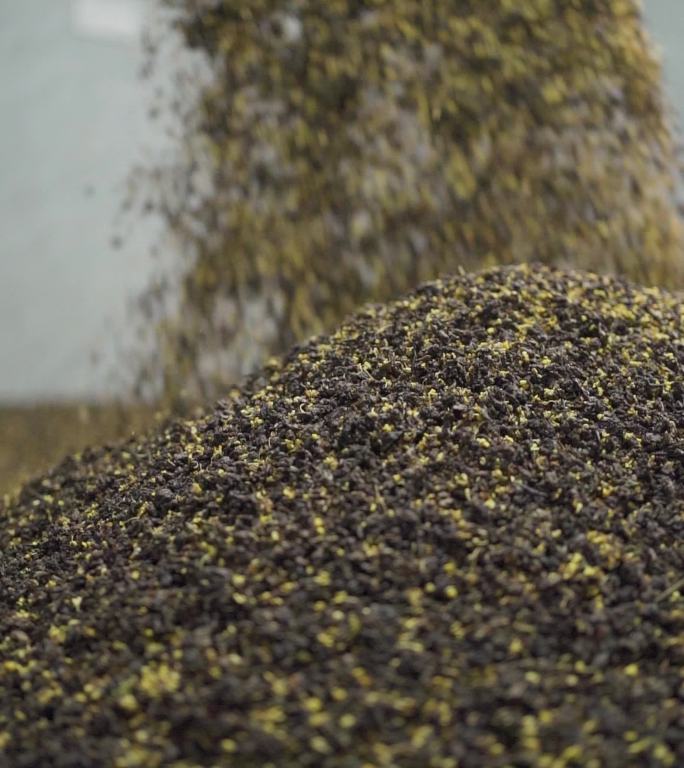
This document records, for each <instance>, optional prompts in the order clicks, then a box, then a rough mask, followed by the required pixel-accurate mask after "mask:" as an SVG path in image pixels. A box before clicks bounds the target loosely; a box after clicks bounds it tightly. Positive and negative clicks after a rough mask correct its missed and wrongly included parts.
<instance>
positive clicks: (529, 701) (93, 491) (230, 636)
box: [0, 267, 684, 768]
mask: <svg viewBox="0 0 684 768" xmlns="http://www.w3.org/2000/svg"><path fill="white" fill-rule="evenodd" d="M683 321H684V306H683V305H682V304H681V303H679V301H678V300H677V299H676V298H675V297H673V296H672V295H670V294H668V293H666V292H662V291H659V290H657V289H640V288H636V287H632V286H630V285H629V284H628V283H625V282H621V281H619V280H616V279H611V278H608V277H598V276H594V275H591V274H585V273H580V272H565V271H561V270H556V269H553V268H543V267H511V268H497V269H493V270H491V271H486V272H482V273H478V274H474V275H460V276H457V277H455V278H453V279H449V280H444V281H442V282H436V283H432V284H429V285H427V286H425V287H423V288H421V289H420V290H418V291H417V292H416V293H414V294H412V295H409V296H408V297H407V298H405V299H403V300H400V301H398V302H396V303H393V304H390V305H387V306H380V307H372V308H369V309H367V310H365V311H363V312H362V313H361V314H359V315H358V316H356V317H355V318H353V319H351V320H350V321H348V322H347V323H346V324H345V325H343V326H342V327H341V328H340V329H339V330H338V331H337V332H336V333H335V334H334V335H332V336H330V337H322V338H318V339H315V340H314V341H312V342H310V343H309V344H307V345H305V346H302V347H300V348H297V349H295V350H294V351H293V352H292V353H291V354H290V355H289V356H288V357H287V358H286V359H285V360H284V361H282V362H278V363H273V364H271V365H270V366H269V367H267V368H266V369H265V370H264V371H262V372H261V374H260V375H258V376H257V377H255V378H253V379H252V380H250V381H249V382H248V383H247V384H245V386H244V388H243V389H242V390H241V391H239V392H236V393H234V396H233V397H231V399H230V400H226V401H225V402H223V403H221V404H219V405H218V406H217V407H216V408H215V409H214V410H213V411H212V412H210V413H208V414H207V415H206V416H204V417H203V418H201V419H198V420H195V421H185V422H183V421H175V422H171V423H168V424H167V425H166V426H165V427H164V428H162V429H160V430H159V431H157V432H156V433H155V434H153V435H152V436H151V437H149V438H147V439H144V440H140V441H130V442H129V443H128V444H125V445H122V446H119V447H113V448H112V447H110V448H106V449H102V450H93V451H90V452H86V453H84V454H83V455H82V456H80V457H75V458H72V459H69V460H67V461H66V462H65V463H63V464H62V465H61V466H59V467H57V468H56V469H55V470H54V471H52V472H51V473H50V474H48V475H46V476H45V477H44V478H42V479H40V480H37V481H35V482H33V483H32V484H29V485H27V486H25V487H24V488H23V490H22V491H21V492H20V493H19V495H18V496H17V497H16V498H13V499H11V500H7V501H6V502H5V505H4V506H3V507H2V508H1V509H0V537H1V540H2V560H1V564H0V764H2V765H3V766H5V765H11V766H16V767H17V768H21V767H22V766H25V767H28V766H64V767H66V766H69V768H76V767H80V766H84V767H85V766H89V767H90V766H98V765H116V766H121V767H122V768H123V767H130V768H132V767H133V766H145V767H147V766H174V768H191V767H193V768H194V767H196V766H231V768H232V767H234V768H257V767H259V768H262V767H266V766H271V767H274V768H275V767H277V768H375V767H377V768H380V767H381V766H387V767H389V766H392V767H394V766H397V767H398V768H404V767H405V768H416V767H417V766H424V767H425V768H479V767H480V766H488V767H495V766H499V767H500V768H504V766H507V767H508V766H516V767H523V766H539V767H540V768H563V767H565V766H578V767H579V766H582V768H602V767H604V766H615V767H616V768H617V767H618V766H620V767H621V768H622V767H624V766H679V765H684V673H683V672H682V670H683V669H684V581H683V577H684V535H683V534H684V463H683V460H684V441H683V440H682V428H683V427H684V377H683V376H682V366H683V365H684V336H683V334H682V324H683Z"/></svg>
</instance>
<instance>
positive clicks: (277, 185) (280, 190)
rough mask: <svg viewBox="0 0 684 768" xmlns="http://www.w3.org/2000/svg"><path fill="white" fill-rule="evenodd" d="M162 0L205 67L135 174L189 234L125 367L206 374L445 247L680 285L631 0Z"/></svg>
mask: <svg viewBox="0 0 684 768" xmlns="http://www.w3.org/2000/svg"><path fill="white" fill-rule="evenodd" d="M163 4H164V6H165V7H167V8H169V9H170V10H172V11H173V12H174V16H173V18H175V21H176V27H177V29H178V30H179V32H180V33H181V36H182V40H183V41H184V44H185V46H186V47H187V48H189V49H192V50H193V51H196V52H198V53H199V54H200V56H201V57H202V60H203V61H204V62H205V64H206V68H207V69H208V70H209V73H210V77H209V80H208V82H206V83H205V84H204V85H199V84H197V82H196V81H192V82H194V83H195V85H194V89H195V91H196V93H195V96H196V100H195V101H196V103H195V101H193V100H192V99H190V98H189V97H184V98H181V97H179V96H178V94H177V93H176V92H174V94H173V98H174V104H175V108H176V109H177V110H179V111H180V113H181V117H180V120H181V127H180V128H179V132H180V135H181V137H182V138H181V139H179V144H178V150H179V152H178V155H179V157H180V160H179V162H178V166H177V167H175V168H172V169H170V175H169V174H168V173H161V172H160V169H158V168H156V169H155V171H156V174H155V176H154V178H155V179H161V180H162V181H161V184H160V185H155V194H156V195H157V201H156V203H155V205H156V207H157V209H158V210H159V212H160V213H161V215H162V216H163V218H164V219H165V221H166V222H167V224H168V228H169V229H170V230H171V231H172V232H173V233H174V234H175V235H176V236H177V237H179V238H180V240H181V242H182V243H183V249H182V252H183V253H184V254H185V255H186V257H187V259H186V260H185V261H184V262H183V264H182V268H183V269H182V288H181V301H180V307H179V310H178V314H177V315H174V314H173V313H171V314H170V315H167V316H166V321H165V322H163V323H162V325H161V326H160V328H159V329H158V336H157V341H158V345H159V347H160V359H159V360H158V361H157V362H156V363H155V364H154V365H152V369H153V370H152V371H148V372H147V373H146V374H144V375H143V378H144V377H145V375H147V376H149V377H150V378H152V379H153V380H154V381H157V379H156V378H155V373H156V374H157V375H158V374H159V370H157V363H158V366H159V368H160V369H161V371H162V372H163V373H164V374H165V375H164V387H165V389H166V390H167V394H169V395H173V394H174V393H176V392H177V391H178V390H179V389H180V390H182V389H183V388H185V389H186V390H187V391H188V392H190V393H195V394H203V395H206V394H210V395H211V394H212V393H213V392H215V391H216V387H217V382H218V386H219V388H222V387H224V386H225V384H224V382H225V381H226V380H227V379H228V380H231V375H232V376H233V377H234V375H235V371H236V370H239V369H240V367H242V368H243V369H244V368H245V367H250V366H252V365H253V364H254V362H255V361H258V360H259V359H260V358H262V359H263V356H264V355H266V356H267V355H268V354H269V353H272V352H274V351H276V352H278V353H281V352H284V351H286V350H287V349H288V348H289V347H290V346H291V345H292V344H293V343H295V342H300V341H302V340H303V339H305V338H307V337H308V336H309V335H310V334H312V333H318V332H320V331H321V330H330V329H332V328H334V327H335V326H336V325H338V324H339V323H340V322H341V320H342V319H343V318H344V317H346V316H347V314H348V313H349V312H351V311H353V310H355V308H356V307H358V306H360V305H361V304H363V303H365V302H367V301H386V300H388V299H393V298H396V297H397V296H398V295H400V294H401V293H403V292H406V291H409V290H413V289H414V288H415V287H416V286H417V285H418V284H419V283H420V282H423V281H425V280H428V279H434V278H435V277H438V276H440V275H442V274H444V272H445V271H450V272H453V271H455V270H456V269H457V267H458V266H464V267H466V268H472V267H482V266H490V265H493V264H497V263H510V262H524V261H530V260H540V261H544V262H549V263H554V264H561V265H574V266H579V267H582V268H586V269H592V270H594V271H599V272H604V271H607V272H618V273H623V274H626V275H629V276H630V277H631V278H632V279H635V280H636V281H637V282H640V283H641V282H643V283H648V284H660V285H662V284H668V285H670V286H673V285H676V286H681V285H683V284H684V269H683V266H684V259H682V256H681V254H682V250H683V247H684V237H683V236H682V235H683V233H682V222H681V217H680V216H679V214H678V213H677V210H676V205H675V195H674V179H675V178H676V176H677V168H678V159H677V157H676V154H675V151H674V147H673V141H672V134H671V129H670V124H669V123H670V121H669V115H668V108H667V106H666V105H665V104H664V97H663V90H662V84H661V72H660V67H659V65H658V62H657V61H656V60H655V58H654V56H653V53H652V49H651V44H650V41H649V40H648V39H647V36H646V34H645V32H644V29H643V23H642V18H641V12H640V11H639V7H638V2H637V1H636V0H602V2H596V0H576V2H571V3H569V2H565V1H564V0H507V1H506V2H502V0H477V2H475V1H474V0H468V1H466V0H459V1H458V2H455V1H453V0H449V1H448V2H425V0H393V2H384V3H383V2H377V1H375V0H372V1H371V0H336V1H335V2H328V1H327V0H326V1H324V0H258V1H251V2H249V3H245V2H244V0H202V2H198V1H197V0H163ZM179 58H180V61H181V62H185V58H184V57H182V56H181V57H179ZM185 80H186V81H187V80H191V78H190V75H189V74H188V73H185ZM191 93H192V91H191ZM186 101H189V102H190V103H186ZM167 294H168V291H167V290H163V289H162V290H161V294H160V295H161V297H162V299H164V298H168V296H167ZM232 380H233V381H234V380H235V379H234V378H233V379H232Z"/></svg>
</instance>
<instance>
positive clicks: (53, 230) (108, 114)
mask: <svg viewBox="0 0 684 768" xmlns="http://www.w3.org/2000/svg"><path fill="white" fill-rule="evenodd" d="M153 4H154V0H0V117H1V123H0V169H1V170H0V232H1V233H2V234H1V236H0V402H26V401H35V400H59V399H96V398H102V397H106V396H107V395H110V394H113V393H114V392H115V391H116V389H117V388H118V387H120V386H121V382H122V380H121V379H119V377H118V376H116V375H113V373H112V371H113V366H114V365H115V362H116V360H117V354H119V351H120V350H121V349H123V348H126V347H127V346H129V345H130V344H131V343H132V342H133V338H132V333H133V331H132V328H133V324H132V323H131V322H130V318H128V317H127V316H128V315H129V314H130V308H131V301H132V299H133V298H134V297H135V296H136V295H137V294H138V293H140V292H141V291H142V290H143V288H144V287H145V286H146V285H147V284H148V281H149V280H150V277H151V275H152V274H153V272H154V270H155V262H154V260H153V259H152V258H151V256H150V247H151V244H152V242H153V241H154V240H155V239H156V236H157V232H156V231H155V223H154V222H153V221H146V222H142V223H138V225H137V226H136V228H135V229H134V230H133V231H132V232H127V237H126V239H125V242H124V246H123V247H122V248H121V249H120V250H115V249H113V248H112V246H111V242H110V241H111V238H112V236H113V235H114V234H116V233H117V231H118V228H119V225H118V224H117V215H118V212H119V209H120V206H121V203H122V200H123V198H124V196H125V191H126V179H127V177H128V173H129V171H130V169H131V168H132V167H133V165H134V164H135V163H137V162H139V161H140V160H141V159H142V158H144V156H145V153H149V152H158V151H159V148H160V146H161V145H163V137H162V136H160V135H159V134H160V129H159V126H158V125H156V124H155V123H154V122H152V121H151V120H150V119H149V118H148V116H147V108H148V105H149V102H150V97H151V86H150V85H149V84H145V83H143V82H142V81H141V79H140V76H139V75H140V68H141V65H142V63H143V51H142V46H141V43H140V39H141V33H142V29H143V25H144V24H145V21H146V19H147V18H148V17H149V14H150V13H151V11H152V7H153ZM644 5H645V10H646V15H647V19H648V23H649V25H650V27H651V31H652V34H653V36H654V38H655V40H656V42H657V43H658V45H659V47H660V49H661V52H662V54H663V57H664V63H665V73H666V79H667V87H668V89H669V91H670V93H671V96H672V99H673V101H674V103H675V106H676V108H677V110H678V112H680V113H684V46H683V45H682V44H681V41H682V40H683V39H684V2H682V0H646V2H645V4H644ZM92 353H97V357H98V358H99V363H98V364H97V365H94V364H93V357H92Z"/></svg>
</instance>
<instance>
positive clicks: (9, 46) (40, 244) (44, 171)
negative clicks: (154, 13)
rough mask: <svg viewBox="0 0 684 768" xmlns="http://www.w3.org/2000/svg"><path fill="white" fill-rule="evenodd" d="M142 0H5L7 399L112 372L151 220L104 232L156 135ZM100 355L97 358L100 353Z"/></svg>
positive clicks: (1, 16) (0, 53) (3, 310)
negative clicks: (115, 243) (123, 240)
mask: <svg viewBox="0 0 684 768" xmlns="http://www.w3.org/2000/svg"><path fill="white" fill-rule="evenodd" d="M143 10H144V3H143V2H140V0H127V2H123V3H121V2H120V0H104V2H101V0H95V1H94V2H92V1H91V0H85V2H81V1H80V0H74V1H73V2H72V0H20V1H19V2H18V1H17V0H0V117H1V121H0V169H1V171H0V233H1V235H0V399H3V400H13V399H33V398H60V397H89V396H92V395H96V394H103V393H105V392H106V391H107V390H108V389H110V387H111V386H112V385H113V384H114V380H113V378H112V376H111V364H112V362H113V361H114V359H115V348H116V345H121V344H125V343H127V342H128V341H129V340H130V333H131V332H130V328H131V324H130V323H128V322H127V318H126V314H127V312H128V302H129V299H130V297H131V296H133V295H134V294H135V293H136V292H137V291H139V290H140V289H141V288H142V286H144V285H145V284H146V281H147V280H148V277H149V275H150V273H151V270H152V269H153V264H152V260H151V259H150V257H149V250H150V248H149V244H150V241H151V239H152V237H153V232H152V228H151V226H150V225H149V224H144V225H141V226H140V227H138V228H137V231H135V232H134V233H133V234H132V237H131V239H130V241H129V242H128V243H127V244H126V245H125V247H124V248H123V249H122V250H120V251H116V250H114V249H113V248H112V247H111V245H110V240H111V237H112V235H113V233H114V232H115V218H116V216H117V212H118V210H119V207H120V205H121V201H122V199H123V197H124V192H125V181H126V178H127V174H128V171H129V170H130V169H131V167H132V166H133V164H134V163H135V162H136V161H137V160H138V159H139V158H140V157H141V156H142V154H143V152H144V149H145V145H146V144H148V145H151V146H154V144H155V141H156V128H155V126H153V125H152V124H151V123H150V122H149V121H148V119H147V110H146V100H147V97H148V94H147V92H146V90H145V87H144V86H143V85H142V83H141V81H140V78H139V70H140V66H141V63H142V51H141V46H140V44H139V37H138V34H137V33H136V27H137V28H138V30H137V31H138V32H139V26H140V24H139V17H140V15H141V14H142V11H143ZM93 352H95V353H97V354H98V355H99V356H100V357H101V358H102V364H101V365H100V366H98V367H95V366H94V365H93V361H92V353H93Z"/></svg>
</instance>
